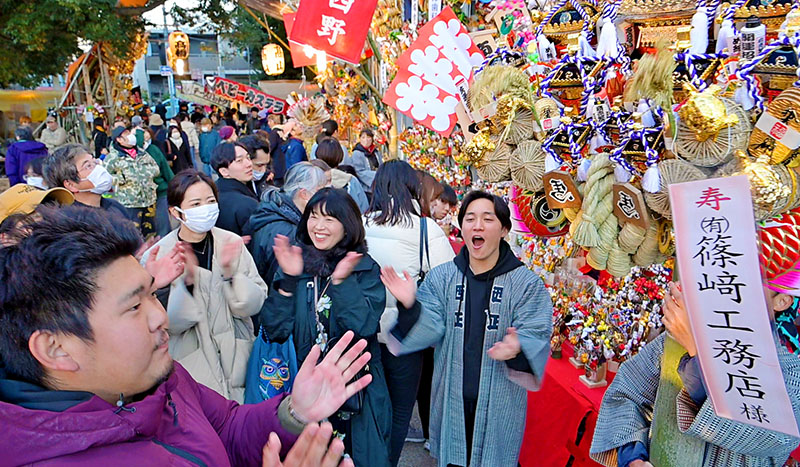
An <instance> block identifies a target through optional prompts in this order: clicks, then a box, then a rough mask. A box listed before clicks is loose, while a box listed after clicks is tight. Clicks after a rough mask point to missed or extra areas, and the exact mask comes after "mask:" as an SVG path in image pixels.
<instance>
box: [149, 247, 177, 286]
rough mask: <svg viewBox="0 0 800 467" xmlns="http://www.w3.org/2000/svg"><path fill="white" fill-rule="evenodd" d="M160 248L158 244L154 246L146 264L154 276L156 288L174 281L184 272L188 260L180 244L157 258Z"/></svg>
mask: <svg viewBox="0 0 800 467" xmlns="http://www.w3.org/2000/svg"><path fill="white" fill-rule="evenodd" d="M160 248H161V247H160V246H158V245H157V246H154V247H153V249H152V250H151V251H150V256H148V257H147V261H146V262H145V264H144V268H145V269H146V270H147V272H148V273H149V274H150V275H151V276H153V279H154V281H153V287H154V288H155V289H156V290H158V289H160V288H163V287H166V286H168V285H169V284H171V283H172V281H174V280H175V279H177V278H178V277H180V275H181V274H183V269H184V265H185V261H186V258H185V255H184V252H183V248H181V246H180V244H178V245H176V246H175V248H173V249H172V251H170V252H169V254H167V255H165V256H164V257H162V258H161V259H158V260H157V259H156V257H157V256H158V251H159V249H160Z"/></svg>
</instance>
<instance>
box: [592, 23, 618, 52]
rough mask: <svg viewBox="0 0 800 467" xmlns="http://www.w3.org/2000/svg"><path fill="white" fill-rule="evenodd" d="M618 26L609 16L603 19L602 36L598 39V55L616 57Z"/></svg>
mask: <svg viewBox="0 0 800 467" xmlns="http://www.w3.org/2000/svg"><path fill="white" fill-rule="evenodd" d="M618 43H619V41H618V39H617V27H616V26H614V23H613V22H612V21H611V19H609V18H605V19H604V20H603V26H602V27H601V28H600V37H599V38H598V39H597V55H598V56H601V57H602V56H607V57H611V58H616V57H617V54H618V50H617V44H618Z"/></svg>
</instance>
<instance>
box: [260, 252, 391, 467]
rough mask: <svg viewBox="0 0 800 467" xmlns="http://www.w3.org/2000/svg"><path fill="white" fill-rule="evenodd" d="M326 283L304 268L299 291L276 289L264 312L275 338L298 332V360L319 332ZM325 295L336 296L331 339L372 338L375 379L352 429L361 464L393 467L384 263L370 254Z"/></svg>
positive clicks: (371, 365) (263, 319)
mask: <svg viewBox="0 0 800 467" xmlns="http://www.w3.org/2000/svg"><path fill="white" fill-rule="evenodd" d="M282 277H283V273H282V272H281V271H280V269H279V270H278V273H277V274H276V277H275V282H276V283H279V281H280V280H281V278H282ZM320 281H322V280H320ZM323 287H324V285H323V284H322V283H320V284H319V290H318V289H317V287H316V286H315V284H314V278H313V277H312V276H311V275H309V274H307V273H303V274H302V275H301V276H300V277H299V282H298V283H297V287H296V288H295V290H293V292H294V295H292V296H291V297H287V296H285V295H283V294H281V293H279V292H272V293H270V294H269V297H268V298H267V302H266V303H265V305H264V308H263V309H262V311H261V315H260V320H261V325H262V327H263V328H264V331H265V332H266V335H267V336H269V338H270V340H272V341H275V342H279V343H280V342H285V341H286V339H288V338H289V336H290V335H291V336H292V339H293V341H294V346H295V349H296V351H297V363H298V364H302V362H303V361H304V360H305V358H306V356H307V355H308V352H309V351H310V350H311V347H312V346H313V345H314V343H315V339H316V337H317V331H316V320H315V312H314V296H315V294H322V290H321V289H322V288H323ZM325 295H327V296H328V297H330V301H331V306H330V309H329V316H330V320H331V323H333V324H332V326H331V327H330V328H329V331H328V339H329V340H332V339H336V338H338V337H341V335H342V334H344V333H345V332H346V331H348V330H352V331H353V332H354V333H355V337H354V341H355V340H357V339H361V338H363V339H366V340H367V342H368V345H367V348H366V351H368V352H370V354H371V355H372V358H371V359H370V362H369V372H370V374H372V382H371V383H370V385H369V386H367V387H366V389H364V390H363V391H364V398H363V405H362V409H361V412H360V413H359V414H357V415H353V416H352V418H351V419H350V422H351V427H350V428H351V429H350V432H349V433H346V436H347V437H348V438H350V440H351V443H352V448H353V452H352V457H353V461H354V462H355V465H357V466H359V467H361V466H364V467H367V466H369V467H385V466H388V465H389V433H390V431H391V426H392V408H391V401H390V399H389V390H388V388H387V387H386V379H385V377H384V373H383V365H382V363H381V353H380V352H381V349H380V346H379V344H378V340H377V339H376V333H377V332H378V321H379V319H380V315H381V313H382V312H383V308H384V304H385V302H386V291H385V289H384V287H383V284H382V283H381V279H380V268H379V267H378V264H377V263H375V261H374V260H373V259H372V258H370V257H369V255H366V254H365V255H364V257H363V258H362V259H361V261H360V262H359V263H358V264H357V265H356V266H355V268H354V269H353V272H352V273H351V274H350V276H349V277H348V278H347V279H345V280H344V281H343V282H342V283H341V284H339V285H334V284H333V283H331V284H330V285H329V286H328V288H327V291H326V293H325Z"/></svg>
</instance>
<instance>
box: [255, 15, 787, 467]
mask: <svg viewBox="0 0 800 467" xmlns="http://www.w3.org/2000/svg"><path fill="white" fill-rule="evenodd" d="M242 3H243V4H245V5H248V6H249V7H252V8H253V9H255V10H258V11H263V12H265V13H266V14H270V15H272V16H273V17H281V18H282V19H283V20H284V21H286V26H287V31H289V40H290V45H289V48H290V49H291V50H290V52H291V53H292V56H293V58H295V64H296V65H297V66H312V65H315V64H316V71H317V82H318V83H319V84H320V87H321V90H320V96H322V97H324V99H326V101H327V102H326V103H325V107H326V109H327V110H328V112H329V114H330V115H332V116H333V117H334V118H335V119H336V120H337V121H338V122H339V123H340V125H344V127H345V128H346V129H353V130H358V129H359V128H360V127H362V126H364V125H365V124H369V125H371V126H373V127H376V126H377V127H379V128H380V129H381V130H382V132H383V135H384V138H383V140H384V141H387V142H388V143H389V144H390V147H392V149H394V148H395V145H396V153H397V155H398V157H402V158H405V159H407V160H408V162H409V163H410V164H411V165H412V166H414V167H415V168H417V169H420V170H423V171H425V172H427V173H430V174H431V175H433V176H434V177H436V178H437V179H439V180H440V181H442V182H445V183H448V184H450V185H452V186H453V187H454V188H455V189H456V191H457V192H459V193H463V192H464V191H465V190H467V189H470V188H475V187H479V188H483V189H487V190H490V191H492V192H494V193H496V194H498V195H500V196H503V197H504V198H505V199H506V200H507V201H508V203H509V205H510V206H511V208H512V215H513V218H514V219H513V220H514V231H513V232H512V234H511V240H512V243H513V246H514V248H515V251H516V252H517V254H518V256H520V257H521V258H522V259H523V260H524V261H525V262H526V264H527V265H528V266H529V267H530V268H531V269H533V270H534V271H536V272H537V273H539V274H540V275H541V277H542V278H543V280H544V281H545V283H546V284H547V285H548V286H549V288H550V291H551V294H552V297H553V303H554V315H553V322H554V333H553V336H552V342H551V344H552V361H551V362H550V363H549V364H548V366H547V375H546V377H545V382H544V386H543V388H542V390H541V391H540V392H538V393H530V399H529V402H530V403H529V418H528V433H529V435H528V436H526V439H525V443H524V445H523V449H522V456H521V464H522V465H568V463H570V462H571V465H595V464H594V462H593V461H591V460H590V459H589V457H588V449H589V445H590V444H591V434H592V431H593V427H594V420H596V415H597V410H598V409H599V405H600V401H601V400H602V395H603V391H604V389H603V388H604V387H605V386H606V384H607V383H608V382H609V381H610V380H611V379H613V376H614V371H615V370H616V368H617V367H618V365H619V364H620V363H622V362H624V361H625V360H626V359H628V358H630V357H631V356H632V355H635V354H636V353H637V352H638V351H639V350H640V349H641V348H642V346H643V345H647V342H648V341H650V340H652V339H653V338H654V337H655V336H657V335H658V334H660V333H661V332H663V325H662V323H661V317H662V310H661V306H662V300H663V299H664V295H665V291H666V288H667V286H668V283H669V281H670V280H672V278H673V275H674V274H675V272H676V271H675V269H676V266H675V264H676V262H675V257H676V253H677V256H678V257H679V258H683V261H684V263H685V264H692V263H690V262H687V259H686V258H685V254H686V248H685V247H684V251H683V252H681V251H677V252H676V244H675V243H676V242H675V226H674V225H673V222H676V221H679V220H680V222H683V223H684V224H685V222H686V221H685V214H686V211H685V210H686V209H688V208H687V204H686V203H685V202H684V204H681V202H680V201H679V199H678V198H675V199H673V197H674V196H675V195H674V194H675V193H684V192H685V190H687V189H688V188H687V187H688V186H690V185H689V183H690V182H704V183H707V184H709V187H711V184H713V183H717V182H714V181H715V180H719V179H720V178H722V177H726V180H727V179H728V178H730V179H731V180H733V179H735V178H736V176H743V177H745V178H744V179H739V180H746V183H747V184H748V186H749V187H750V197H749V198H747V197H746V196H745V197H740V198H738V200H737V201H736V202H737V203H739V204H738V209H740V212H743V213H745V214H746V216H745V219H749V217H747V216H749V215H750V214H749V213H750V211H751V209H750V205H752V207H753V209H752V212H753V214H752V216H753V218H754V220H755V221H756V222H758V223H759V225H760V227H761V247H762V253H761V254H762V257H764V258H771V257H774V255H775V254H788V253H787V252H789V250H791V251H792V252H793V251H794V250H796V249H797V245H798V244H796V243H793V240H791V239H789V240H788V241H789V243H788V246H787V244H785V243H782V242H783V241H786V240H787V239H785V238H781V239H780V240H781V241H778V240H776V238H775V237H774V236H772V235H771V234H769V227H770V226H774V225H775V224H776V223H777V224H781V223H786V222H787V221H786V218H785V217H784V218H783V219H782V218H781V216H785V215H787V213H790V214H788V215H789V216H790V218H792V217H791V216H792V215H794V214H795V213H797V210H798V208H800V190H799V189H798V181H797V180H798V171H797V167H798V166H800V162H799V161H800V159H798V156H799V155H800V88H798V85H799V84H800V81H797V76H798V74H800V70H799V69H798V68H799V66H800V65H799V63H798V47H800V34H798V31H800V9H798V6H797V5H795V4H793V3H792V2H789V1H785V0H776V1H769V2H754V1H750V0H736V1H735V2H733V3H729V2H722V1H720V0H701V1H699V2H697V3H696V2H694V1H688V0H677V1H664V0H607V1H603V0H550V1H539V0H530V1H527V2H526V1H523V0H488V1H483V0H480V1H470V2H461V1H453V0H448V1H446V2H443V1H442V0H430V1H428V2H420V1H419V0H406V1H404V2H399V1H396V0H372V1H364V2H360V3H357V2H353V1H349V0H331V1H327V0H326V1H324V2H321V1H319V0H303V1H302V2H299V5H298V4H295V3H293V2H289V3H288V5H289V7H290V8H289V9H288V10H293V11H295V10H296V13H294V12H292V11H287V10H279V11H280V12H279V13H276V12H275V11H277V10H275V9H274V8H273V9H270V8H268V5H269V4H270V2H263V1H259V2H255V1H253V2H251V1H245V2H242ZM249 11H251V10H249ZM373 12H374V14H373ZM253 14H254V15H255V13H253ZM365 15H368V16H371V17H372V22H371V24H369V25H367V24H366V22H364V21H361V22H359V21H357V18H363V17H365ZM264 18H266V16H264ZM367 26H368V27H367ZM305 99H310V98H308V97H306V98H305ZM398 114H399V115H398ZM395 135H396V136H395ZM391 154H392V155H394V154H395V151H391ZM726 183H727V182H726ZM691 186H694V185H691ZM711 189H712V188H708V190H711ZM682 190H684V191H682ZM703 193H704V196H706V198H705V199H701V200H699V201H697V203H701V204H698V207H702V206H710V204H709V203H710V202H712V201H714V200H713V199H711V198H712V195H713V193H714V192H713V191H708V192H705V191H704V192H703ZM716 196H717V198H716V200H717V201H719V200H720V199H723V198H725V197H723V196H722V195H721V194H720V193H718V192H717V194H716ZM680 199H684V198H680ZM751 200H752V201H751ZM684 201H685V200H684ZM676 206H677V207H676ZM717 209H719V205H717ZM681 219H683V220H681ZM682 228H684V229H686V228H687V227H682ZM685 231H687V230H685ZM765 232H766V233H765ZM737 235H739V240H741V235H740V234H737ZM744 242H745V243H747V242H750V243H753V242H752V238H750V239H749V240H748V239H744ZM792 245H794V246H792ZM751 247H752V248H755V247H754V246H753V245H750V246H749V247H748V248H751ZM752 248H751V249H752ZM793 248H794V250H793ZM678 250H680V248H679V249H678ZM753 251H755V250H753ZM776 252H778V253H776ZM682 255H684V256H682ZM789 258H790V259H786V260H785V261H786V262H789V263H791V262H792V261H793V259H791V258H794V256H792V255H789ZM773 259H774V258H773ZM794 259H796V258H794ZM754 264H755V263H754ZM792 265H793V264H788V266H787V268H789V267H791V266H792ZM723 272H724V274H723ZM723 272H719V273H718V275H717V276H716V277H715V278H714V280H715V281H716V282H715V283H713V284H711V283H709V282H706V283H705V284H699V285H698V287H700V288H699V292H703V291H706V290H709V289H712V288H713V289H714V290H716V291H718V292H719V294H722V295H730V294H732V293H733V292H732V291H733V290H734V288H736V290H737V291H738V290H739V289H738V287H740V286H743V285H742V284H744V282H742V283H741V284H739V283H736V282H734V279H735V278H734V279H731V276H732V274H730V273H729V272H726V271H723ZM748 274H749V276H748V278H749V279H748V280H749V281H750V282H747V285H748V286H750V287H760V276H759V275H758V268H757V267H755V269H754V270H753V271H749V273H748ZM712 285H713V287H712ZM694 292H698V291H694ZM737 293H738V292H737ZM784 318H785V319H791V320H796V319H797V317H796V316H794V317H791V316H790V317H784ZM704 371H705V370H704ZM712 393H713V394H712V397H720V396H718V395H716V394H715V393H714V391H712ZM715 402H717V400H715ZM553 406H558V407H559V410H560V411H561V412H560V415H559V416H558V417H555V418H556V419H558V420H557V422H556V423H558V424H559V426H560V428H561V429H553V426H552V425H551V423H553V420H554V417H553V413H552V412H551V410H550V409H551V408H552V407H553ZM745 416H746V417H748V418H749V416H750V413H749V411H743V412H742V414H738V415H736V416H731V417H732V418H736V417H739V418H737V419H740V418H741V417H745ZM746 422H752V423H756V422H754V421H752V420H746ZM543 424H546V426H545V425H543ZM795 428H796V427H795ZM553 446H556V448H555V449H554V450H553ZM543 452H552V458H549V459H548V462H543V461H542V457H541V455H542V453H543ZM570 459H571V460H570Z"/></svg>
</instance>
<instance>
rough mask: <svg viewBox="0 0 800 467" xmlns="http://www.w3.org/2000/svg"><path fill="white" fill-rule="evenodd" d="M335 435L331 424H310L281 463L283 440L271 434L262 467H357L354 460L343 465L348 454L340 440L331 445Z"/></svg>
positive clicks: (348, 460)
mask: <svg viewBox="0 0 800 467" xmlns="http://www.w3.org/2000/svg"><path fill="white" fill-rule="evenodd" d="M332 435H333V427H332V426H331V424H330V423H327V422H326V423H323V424H322V425H317V424H316V423H309V424H308V425H307V426H306V427H305V429H304V430H303V432H302V433H301V434H300V437H299V438H297V442H295V443H294V446H292V449H290V450H289V452H288V453H287V454H286V459H285V460H284V461H283V463H281V458H280V453H281V440H280V438H278V435H276V434H275V433H271V434H270V435H269V441H268V442H267V444H265V445H264V451H263V459H262V464H261V465H262V467H337V466H338V467H353V461H352V460H351V459H345V460H343V461H342V462H341V463H339V460H340V459H341V458H342V454H344V443H343V442H342V440H341V439H339V438H334V439H333V442H331V441H330V440H331V436H332ZM329 442H330V446H328V443H329Z"/></svg>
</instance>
